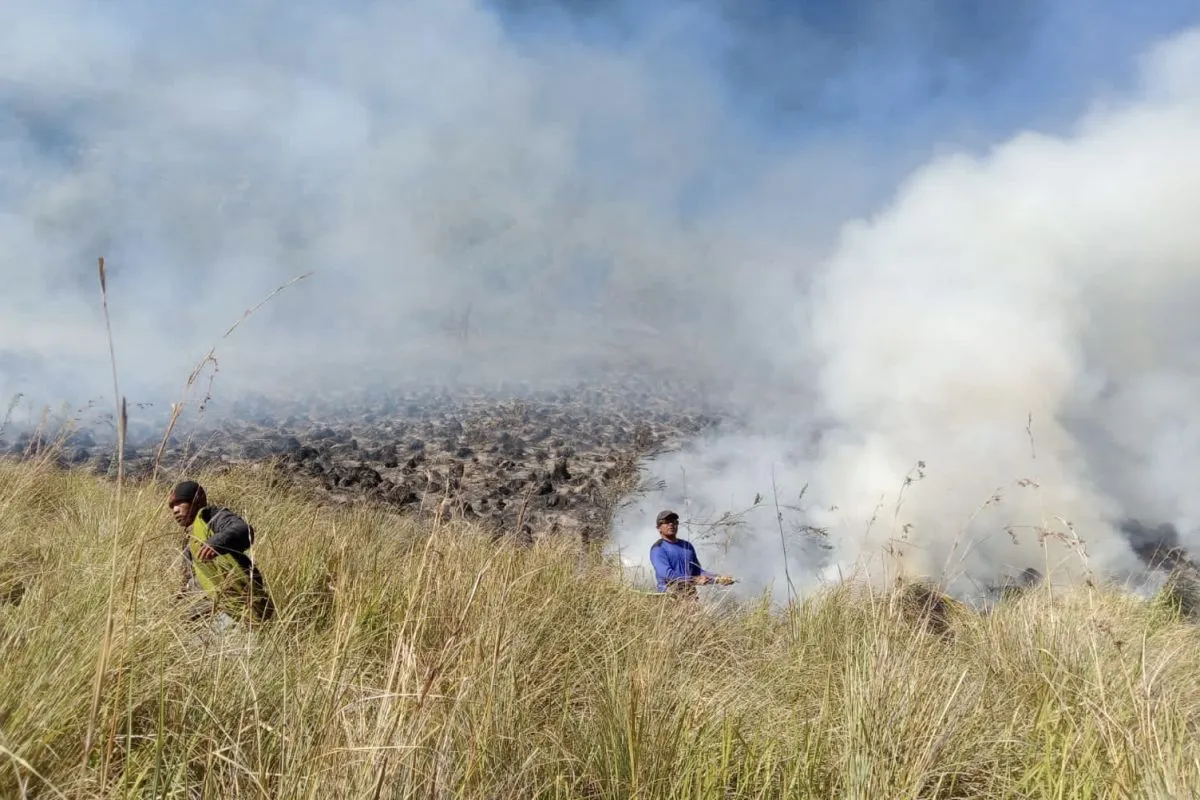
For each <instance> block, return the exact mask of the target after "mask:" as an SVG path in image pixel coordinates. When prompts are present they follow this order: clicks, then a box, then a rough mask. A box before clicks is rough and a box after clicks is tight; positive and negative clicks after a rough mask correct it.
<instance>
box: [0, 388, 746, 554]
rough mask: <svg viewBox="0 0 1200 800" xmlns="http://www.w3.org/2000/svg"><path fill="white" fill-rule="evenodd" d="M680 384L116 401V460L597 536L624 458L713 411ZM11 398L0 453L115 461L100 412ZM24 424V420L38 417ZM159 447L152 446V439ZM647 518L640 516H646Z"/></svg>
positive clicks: (716, 416) (635, 462) (492, 525)
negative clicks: (269, 479) (279, 479)
mask: <svg viewBox="0 0 1200 800" xmlns="http://www.w3.org/2000/svg"><path fill="white" fill-rule="evenodd" d="M704 397H705V394H704V393H703V392H702V391H699V390H698V389H697V388H696V387H693V386H687V385H683V384H679V383H676V382H672V381H668V380H663V381H658V382H655V381H640V382H626V383H623V384H621V385H619V386H600V385H596V384H594V383H585V382H580V383H575V384H572V385H567V386H556V387H554V388H548V389H547V388H541V389H537V388H529V387H527V386H513V387H500V388H495V387H491V388H487V389H482V388H478V387H474V388H472V387H454V388H449V387H438V388H430V387H425V388H414V389H407V390H394V391H372V392H359V393H340V394H339V395H334V394H333V393H330V394H329V395H328V396H325V397H317V398H312V399H303V400H301V399H291V400H279V399H267V398H265V397H258V398H252V399H242V400H239V401H237V402H234V403H232V404H229V405H227V406H224V407H222V406H221V405H220V404H218V403H217V402H216V401H210V403H209V404H208V405H207V406H206V407H204V408H203V410H202V412H200V413H199V414H197V413H196V411H195V410H193V413H192V414H191V415H190V416H187V417H185V418H181V419H179V420H178V421H177V422H176V423H175V425H174V428H173V429H171V430H170V435H169V436H166V437H165V438H164V434H165V433H166V432H167V431H168V429H169V428H171V420H170V413H169V408H168V409H164V408H162V407H161V406H158V407H153V406H145V405H142V406H137V405H130V406H128V418H129V422H128V433H127V444H126V448H125V472H126V475H128V476H130V477H131V478H133V479H139V478H145V477H148V476H150V475H151V474H152V473H154V472H155V469H156V465H157V474H158V475H159V476H160V477H162V478H164V479H165V480H175V479H178V478H181V477H183V476H186V475H189V474H194V473H196V472H198V471H200V470H213V469H217V470H221V469H227V468H230V467H232V466H235V465H238V464H245V463H260V464H270V465H273V468H274V469H275V470H276V471H277V473H278V474H279V475H281V476H283V477H285V478H286V479H288V480H290V481H293V482H295V483H296V484H298V485H300V486H303V487H305V488H307V489H309V490H311V491H314V492H317V493H319V494H320V496H321V497H323V498H325V499H327V500H328V501H330V502H336V503H342V502H349V501H354V500H364V499H365V500H367V501H369V502H372V503H378V504H381V505H383V506H387V507H389V508H391V509H393V510H396V511H399V512H402V513H409V514H419V515H428V516H433V515H440V516H442V517H443V518H452V517H457V518H465V519H468V520H471V521H474V522H476V523H478V524H481V525H483V526H484V527H486V528H488V529H489V530H491V531H493V532H494V533H495V534H496V535H513V536H518V537H523V538H530V537H536V536H543V535H559V534H565V535H571V536H573V537H577V538H578V539H579V540H580V541H582V542H588V541H593V540H596V539H597V538H600V537H602V536H603V535H604V534H605V533H606V531H607V529H608V526H609V524H610V522H611V519H612V514H613V512H614V510H615V509H616V507H617V505H618V504H619V503H621V502H622V501H623V500H624V499H626V498H627V497H629V496H630V495H631V494H633V493H635V492H636V491H637V489H638V481H639V480H640V479H641V474H640V473H639V469H638V467H639V464H640V463H642V460H643V459H645V458H647V457H649V456H652V455H653V454H656V453H661V452H663V451H666V450H670V449H673V448H676V447H679V446H682V445H684V444H686V443H687V442H688V441H689V440H690V439H692V438H693V437H695V436H697V435H699V434H701V433H703V432H705V431H710V430H712V429H714V428H716V427H717V426H719V425H724V426H728V425H730V424H734V422H735V418H734V417H733V415H732V412H731V411H730V410H728V409H727V408H722V407H721V406H719V405H718V404H715V403H712V402H709V401H706V400H705V399H704ZM98 408H99V405H97V406H93V407H92V408H89V409H85V410H83V411H76V412H75V413H74V414H72V415H70V416H67V415H66V414H63V413H60V414H58V415H56V417H55V415H51V418H44V417H38V416H37V414H36V409H33V408H30V409H27V410H26V412H25V414H24V417H23V418H22V419H17V420H14V419H13V416H14V415H13V414H12V413H11V410H10V414H9V420H8V423H7V425H6V426H5V430H3V432H0V452H4V453H7V454H8V455H9V456H10V457H17V458H22V457H30V456H34V455H38V454H45V453H47V452H48V451H49V450H50V449H53V450H54V452H53V457H54V458H55V459H56V460H57V462H58V463H59V464H60V465H61V466H63V467H64V468H80V469H86V470H89V471H91V472H93V473H95V474H101V475H107V476H109V477H113V476H115V475H116V471H117V463H116V458H115V456H116V447H115V438H114V430H115V426H114V425H113V417H114V415H113V414H112V413H111V412H107V413H106V412H103V411H98ZM39 428H40V430H39ZM160 451H161V452H160ZM647 526H648V530H652V528H653V522H652V520H651V521H649V522H648V523H647Z"/></svg>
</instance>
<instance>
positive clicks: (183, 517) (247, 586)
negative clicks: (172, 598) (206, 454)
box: [167, 481, 275, 622]
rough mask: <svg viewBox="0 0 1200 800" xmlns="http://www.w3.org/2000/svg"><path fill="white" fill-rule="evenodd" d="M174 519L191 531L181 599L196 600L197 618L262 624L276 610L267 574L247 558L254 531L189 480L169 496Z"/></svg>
mask: <svg viewBox="0 0 1200 800" xmlns="http://www.w3.org/2000/svg"><path fill="white" fill-rule="evenodd" d="M167 507H168V508H170V509H171V515H172V516H173V517H174V518H175V521H176V522H177V523H179V526H180V527H182V528H183V529H184V530H185V531H187V532H188V536H187V539H186V541H185V542H184V548H183V572H184V574H183V587H182V591H181V593H180V596H181V597H184V598H189V599H192V600H193V603H192V605H191V607H190V608H189V617H190V618H191V619H200V618H203V617H212V616H219V615H221V614H225V615H228V616H229V617H231V618H233V619H235V620H237V619H245V617H246V615H247V613H249V614H250V615H252V616H253V618H254V619H255V620H257V621H260V622H261V621H264V620H267V619H270V618H271V617H272V616H273V615H274V612H275V608H274V604H273V603H272V602H271V595H270V593H268V591H267V586H266V582H265V581H264V580H263V577H262V573H260V572H259V571H258V568H257V567H256V566H255V565H254V561H253V560H252V559H251V558H250V556H249V555H248V554H247V551H248V550H249V549H250V547H251V545H253V544H254V529H253V528H252V527H250V525H248V524H247V523H246V521H245V520H244V519H242V518H241V517H240V516H238V515H237V514H235V513H234V512H232V511H230V510H229V509H228V508H224V507H220V506H213V505H209V503H208V495H207V494H206V493H205V491H204V487H203V486H201V485H200V484H198V483H196V482H195V481H183V482H182V483H179V484H177V485H176V486H175V488H174V489H172V490H171V494H170V496H169V497H168V498H167Z"/></svg>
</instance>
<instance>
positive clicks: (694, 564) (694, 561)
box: [688, 542, 733, 586]
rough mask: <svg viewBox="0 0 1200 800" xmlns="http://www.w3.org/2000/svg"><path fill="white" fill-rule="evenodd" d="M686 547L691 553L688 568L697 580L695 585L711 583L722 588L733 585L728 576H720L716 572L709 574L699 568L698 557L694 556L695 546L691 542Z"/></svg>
mask: <svg viewBox="0 0 1200 800" xmlns="http://www.w3.org/2000/svg"><path fill="white" fill-rule="evenodd" d="M688 546H689V547H690V548H691V553H692V557H691V563H690V564H689V565H688V567H689V569H690V570H691V572H692V574H693V575H695V576H696V577H697V578H699V580H697V581H695V582H696V583H698V584H701V585H704V584H706V583H709V582H710V581H711V582H713V583H719V584H721V585H722V586H724V585H727V584H730V583H733V578H731V577H729V576H728V575H722V574H720V573H717V572H709V571H708V570H706V569H704V567H702V566H700V557H699V556H698V555H696V547H695V545H693V544H692V543H691V542H688Z"/></svg>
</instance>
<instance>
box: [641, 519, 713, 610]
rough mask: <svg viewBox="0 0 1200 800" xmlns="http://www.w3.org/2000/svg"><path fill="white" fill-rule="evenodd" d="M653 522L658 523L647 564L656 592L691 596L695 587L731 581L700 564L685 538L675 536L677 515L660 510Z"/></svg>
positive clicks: (677, 533)
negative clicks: (652, 569) (651, 568)
mask: <svg viewBox="0 0 1200 800" xmlns="http://www.w3.org/2000/svg"><path fill="white" fill-rule="evenodd" d="M655 524H657V525H658V535H659V539H658V541H657V542H655V543H654V544H652V545H650V563H651V564H653V565H654V575H655V577H656V578H657V580H658V591H660V592H666V591H668V590H670V591H672V592H676V593H680V594H685V595H690V596H695V594H696V587H697V586H702V585H704V584H706V583H718V584H720V585H722V586H725V585H728V584H730V583H733V578H731V577H729V576H728V575H717V574H715V573H712V572H709V571H708V570H706V569H704V568H702V567H701V566H700V559H699V558H698V557H697V556H696V548H695V547H693V546H692V543H691V542H689V541H688V540H687V539H680V538H679V515H678V514H676V513H675V512H674V511H669V510H668V511H660V512H659V513H658V517H657V519H655Z"/></svg>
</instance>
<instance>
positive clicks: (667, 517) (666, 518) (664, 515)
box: [654, 509, 679, 525]
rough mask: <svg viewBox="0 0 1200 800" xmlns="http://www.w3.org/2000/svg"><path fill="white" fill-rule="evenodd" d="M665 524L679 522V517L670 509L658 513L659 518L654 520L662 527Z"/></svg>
mask: <svg viewBox="0 0 1200 800" xmlns="http://www.w3.org/2000/svg"><path fill="white" fill-rule="evenodd" d="M664 522H679V515H678V514H676V513H675V512H674V511H671V510H670V509H667V510H666V511H660V512H658V517H657V518H656V519H655V520H654V524H655V525H662V524H663V523H664Z"/></svg>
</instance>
